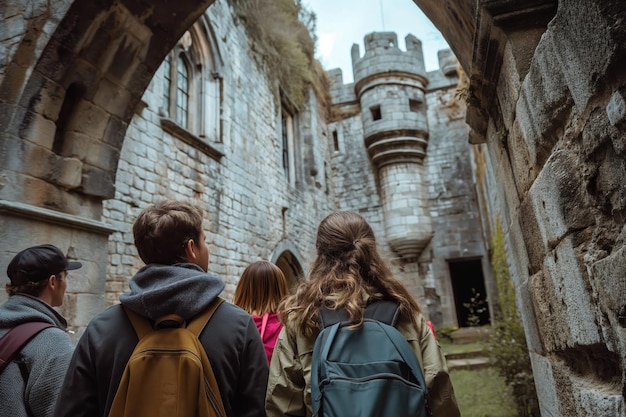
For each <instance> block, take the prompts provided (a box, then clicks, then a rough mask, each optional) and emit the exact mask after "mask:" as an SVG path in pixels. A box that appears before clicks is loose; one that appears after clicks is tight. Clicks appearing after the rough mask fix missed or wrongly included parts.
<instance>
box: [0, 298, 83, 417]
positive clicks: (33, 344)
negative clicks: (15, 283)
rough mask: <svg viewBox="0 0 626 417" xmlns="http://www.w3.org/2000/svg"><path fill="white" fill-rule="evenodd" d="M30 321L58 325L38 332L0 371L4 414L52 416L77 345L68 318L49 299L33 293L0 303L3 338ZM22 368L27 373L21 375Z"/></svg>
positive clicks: (0, 407)
mask: <svg viewBox="0 0 626 417" xmlns="http://www.w3.org/2000/svg"><path fill="white" fill-rule="evenodd" d="M29 321H43V322H46V323H52V324H54V325H55V326H57V327H50V328H47V329H44V330H42V331H41V332H40V333H38V334H37V335H36V336H35V337H34V338H33V339H31V340H30V342H28V344H27V345H26V346H24V348H23V349H22V350H21V352H20V354H19V355H18V356H17V357H16V359H15V360H14V361H12V362H11V363H9V364H8V365H7V367H6V368H5V369H4V371H3V372H2V373H1V374H0V404H2V406H0V416H1V417H5V416H7V417H8V416H11V417H27V416H29V415H30V416H33V417H50V416H52V415H53V412H54V406H55V403H56V400H57V397H58V394H59V390H60V388H61V384H62V383H63V378H64V377H65V372H66V370H67V367H68V364H69V362H70V358H71V356H72V351H73V349H74V348H73V346H72V342H71V340H70V338H69V335H68V334H67V332H66V328H67V322H66V321H65V319H64V318H63V317H62V316H61V315H60V314H59V313H58V312H57V311H56V310H54V309H53V308H52V307H51V306H50V305H48V304H47V303H46V302H44V301H42V300H40V299H39V298H37V297H33V296H30V295H26V294H16V295H13V296H11V297H10V298H9V299H8V301H7V302H6V303H4V304H3V305H2V306H0V337H1V336H3V335H4V334H5V333H6V332H8V331H9V329H10V328H12V327H14V326H17V325H18V324H21V323H26V322H29ZM20 367H21V368H22V370H26V374H27V375H25V376H23V375H22V371H21V370H20ZM25 378H26V379H25ZM28 409H29V410H30V414H29V413H28V411H27V410H28Z"/></svg>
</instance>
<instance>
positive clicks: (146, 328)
mask: <svg viewBox="0 0 626 417" xmlns="http://www.w3.org/2000/svg"><path fill="white" fill-rule="evenodd" d="M222 301H224V299H223V298H221V297H217V298H216V299H215V301H213V302H212V303H211V304H210V305H209V307H208V308H207V309H206V310H204V311H203V312H202V313H200V314H198V315H196V316H195V317H194V318H193V320H192V321H190V322H189V324H187V328H188V329H189V330H191V332H192V333H193V334H195V335H196V337H197V336H199V335H200V333H201V332H202V330H203V329H204V326H206V324H207V323H208V322H209V319H210V318H211V316H213V313H215V310H217V308H218V307H219V305H220V304H222ZM122 307H123V308H124V312H125V313H126V315H127V316H128V319H129V320H130V323H131V324H132V325H133V327H134V328H135V332H136V333H137V336H138V337H139V339H141V338H142V337H143V336H145V335H146V334H148V333H149V332H151V331H152V330H154V328H153V327H152V325H151V323H150V321H149V320H148V319H147V318H145V317H143V316H142V315H140V314H137V313H135V312H134V311H133V310H131V309H130V308H128V307H126V306H122ZM184 324H185V321H184V320H183V319H182V318H181V317H180V316H179V315H177V314H167V315H165V316H163V317H159V318H158V319H157V320H156V321H155V325H154V327H155V328H162V327H180V326H184Z"/></svg>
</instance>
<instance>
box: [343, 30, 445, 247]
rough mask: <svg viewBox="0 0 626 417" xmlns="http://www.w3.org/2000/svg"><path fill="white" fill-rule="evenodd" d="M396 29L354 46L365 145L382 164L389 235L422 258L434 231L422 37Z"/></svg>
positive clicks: (393, 244)
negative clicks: (398, 33) (361, 48)
mask: <svg viewBox="0 0 626 417" xmlns="http://www.w3.org/2000/svg"><path fill="white" fill-rule="evenodd" d="M405 42H406V52H403V51H401V50H400V49H399V48H398V39H397V36H396V34H395V33H394V32H374V33H370V34H368V35H367V36H365V55H364V56H363V57H361V56H360V53H359V46H358V45H357V44H354V45H353V46H352V68H353V71H354V90H355V94H356V97H357V99H358V100H359V102H360V104H361V117H362V119H363V131H364V139H365V146H366V147H367V151H368V153H369V156H370V158H371V160H372V162H373V164H374V165H375V167H376V168H377V171H378V181H379V184H380V189H381V197H382V202H383V215H384V223H385V230H386V234H387V240H388V242H389V245H390V246H391V248H392V249H393V250H394V251H395V252H396V253H398V254H399V255H400V256H402V257H403V258H405V259H413V258H417V257H418V256H419V255H420V253H421V252H422V250H423V249H424V247H425V246H426V245H427V244H428V242H429V241H430V239H431V237H432V234H433V233H432V227H431V220H430V212H429V208H428V193H427V187H426V178H427V175H426V170H425V168H424V165H423V161H424V157H425V156H426V147H427V144H428V123H427V114H426V101H425V87H426V84H427V83H428V80H427V78H426V70H425V68H424V55H423V52H422V43H421V42H420V41H419V40H418V39H417V38H415V37H414V36H412V35H408V36H407V37H406V38H405Z"/></svg>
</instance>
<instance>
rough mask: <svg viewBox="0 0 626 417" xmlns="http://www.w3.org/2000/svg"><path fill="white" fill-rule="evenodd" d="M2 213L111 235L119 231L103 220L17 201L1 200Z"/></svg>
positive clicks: (0, 210)
mask: <svg viewBox="0 0 626 417" xmlns="http://www.w3.org/2000/svg"><path fill="white" fill-rule="evenodd" d="M0 213H7V214H11V215H14V216H19V217H25V218H27V219H29V220H39V221H42V222H44V223H49V224H57V225H61V226H69V227H71V228H73V229H79V230H85V231H88V232H95V233H98V234H101V235H110V234H111V233H113V232H116V231H117V229H114V228H113V227H111V226H109V225H108V224H106V223H103V222H99V221H96V220H91V219H86V218H84V217H79V216H74V215H72V214H68V213H61V212H59V211H55V210H50V209H45V208H41V207H35V206H31V205H29V204H24V203H18V202H15V201H7V200H0Z"/></svg>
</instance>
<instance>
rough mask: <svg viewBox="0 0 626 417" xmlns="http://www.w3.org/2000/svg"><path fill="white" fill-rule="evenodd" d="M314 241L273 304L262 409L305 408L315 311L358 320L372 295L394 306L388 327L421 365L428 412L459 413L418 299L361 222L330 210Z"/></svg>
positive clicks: (302, 412) (292, 411)
mask: <svg viewBox="0 0 626 417" xmlns="http://www.w3.org/2000/svg"><path fill="white" fill-rule="evenodd" d="M315 246H316V250H317V256H316V258H315V260H314V261H313V263H312V264H311V268H310V273H309V279H308V280H307V281H305V282H303V283H302V284H300V286H299V287H298V289H297V291H296V293H295V294H294V295H291V296H289V297H287V298H286V299H285V300H283V302H282V303H281V304H280V306H279V308H278V316H279V319H280V321H281V322H282V323H283V324H284V326H285V327H284V328H283V330H282V331H281V333H280V335H279V337H278V341H277V343H276V346H275V348H274V349H275V350H274V356H273V359H272V363H271V366H270V377H269V383H268V388H267V396H266V412H267V416H268V417H278V416H286V415H289V416H307V417H308V416H311V415H312V405H311V377H310V375H311V361H312V353H313V346H314V344H315V339H316V337H317V335H318V334H319V332H320V327H319V324H318V312H319V310H320V309H322V308H326V309H330V310H345V311H346V312H347V314H348V316H349V320H350V321H351V322H354V323H355V325H356V326H359V325H360V324H361V323H362V322H363V311H364V309H365V307H366V306H367V305H368V304H370V303H372V302H375V301H378V300H392V301H396V302H397V303H398V305H399V315H400V319H399V320H398V324H397V326H396V327H397V329H398V331H399V332H400V333H401V334H402V335H403V336H404V337H405V339H406V340H407V341H408V342H409V344H410V346H411V348H412V349H413V351H414V352H415V355H416V356H417V358H418V361H419V363H420V365H421V366H422V370H423V372H424V377H425V379H426V384H427V386H428V390H429V404H430V408H431V411H432V412H433V416H435V417H444V416H445V417H456V416H460V412H459V409H458V406H457V403H456V398H455V396H454V390H453V388H452V383H451V382H450V378H449V375H448V369H447V366H446V362H445V358H444V356H443V353H442V352H441V349H440V348H439V345H438V343H437V342H436V340H435V337H434V335H433V333H432V331H431V330H430V328H429V326H428V325H427V324H426V320H425V319H424V317H423V315H422V314H421V310H420V308H419V306H418V304H417V303H416V301H415V300H414V299H413V297H412V296H411V294H410V293H409V292H408V291H407V289H406V288H405V286H404V285H403V284H402V283H401V282H400V281H399V280H398V279H396V278H395V277H393V275H392V273H391V270H390V269H389V267H388V266H387V263H386V262H385V261H384V260H383V258H382V257H381V255H380V253H379V252H378V250H377V247H376V238H375V236H374V232H373V230H372V228H371V227H370V225H369V224H368V223H367V221H366V220H365V219H364V218H363V217H362V216H361V215H359V214H357V213H353V212H337V213H333V214H331V215H329V216H327V217H326V218H325V219H324V220H322V222H321V223H320V225H319V227H318V231H317V241H316V245H315Z"/></svg>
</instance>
